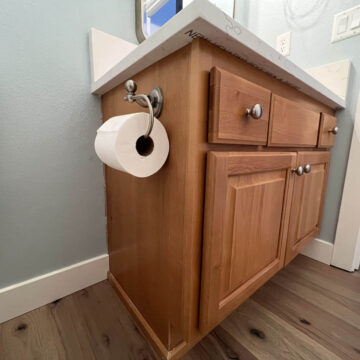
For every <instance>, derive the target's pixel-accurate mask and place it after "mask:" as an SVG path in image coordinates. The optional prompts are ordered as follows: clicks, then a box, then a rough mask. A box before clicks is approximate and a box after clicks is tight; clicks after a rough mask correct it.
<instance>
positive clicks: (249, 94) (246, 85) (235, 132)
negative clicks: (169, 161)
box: [209, 67, 271, 145]
mask: <svg viewBox="0 0 360 360" xmlns="http://www.w3.org/2000/svg"><path fill="white" fill-rule="evenodd" d="M270 97H271V92H270V91H269V90H267V89H265V88H263V87H261V86H258V85H256V84H254V83H252V82H250V81H247V80H245V79H243V78H241V77H239V76H236V75H234V74H232V73H229V72H227V71H225V70H222V69H219V68H216V67H215V68H212V69H211V72H210V104H209V118H210V123H209V142H211V143H230V144H253V145H265V144H266V141H267V133H268V122H269V109H270ZM255 104H260V105H261V106H262V109H263V113H262V116H261V117H260V119H254V118H252V117H251V116H247V115H246V110H247V109H251V108H252V106H253V105H255Z"/></svg>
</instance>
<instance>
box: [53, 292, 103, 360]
mask: <svg viewBox="0 0 360 360" xmlns="http://www.w3.org/2000/svg"><path fill="white" fill-rule="evenodd" d="M49 309H50V311H51V314H52V316H53V318H54V321H55V323H56V326H57V329H58V332H59V336H60V338H61V340H62V343H63V344H64V347H65V352H66V358H67V359H77V360H95V359H96V357H95V353H94V351H93V341H92V339H91V337H90V336H89V333H88V331H87V329H86V326H87V325H86V323H85V321H84V319H83V318H82V316H79V312H78V310H77V308H76V305H75V302H74V295H71V296H67V297H65V298H63V299H59V300H57V301H55V302H54V303H52V304H49Z"/></svg>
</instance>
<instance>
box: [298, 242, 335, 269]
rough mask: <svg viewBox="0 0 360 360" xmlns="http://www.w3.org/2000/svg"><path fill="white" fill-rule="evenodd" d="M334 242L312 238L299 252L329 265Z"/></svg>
mask: <svg viewBox="0 0 360 360" xmlns="http://www.w3.org/2000/svg"><path fill="white" fill-rule="evenodd" d="M333 247H334V244H331V243H329V242H327V241H324V240H321V239H315V240H313V241H312V242H311V243H310V244H309V245H308V246H307V247H306V248H305V249H304V250H303V251H302V252H301V254H303V255H305V256H308V257H309V258H312V259H314V260H317V261H320V262H322V263H324V264H327V265H330V262H331V257H332V253H333Z"/></svg>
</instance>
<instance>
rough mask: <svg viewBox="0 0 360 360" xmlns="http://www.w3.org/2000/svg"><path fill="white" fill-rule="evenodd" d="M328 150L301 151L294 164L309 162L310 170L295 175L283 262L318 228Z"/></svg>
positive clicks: (307, 240) (305, 242) (327, 164)
mask: <svg viewBox="0 0 360 360" xmlns="http://www.w3.org/2000/svg"><path fill="white" fill-rule="evenodd" d="M329 161H330V152H301V153H299V156H298V163H297V165H298V166H299V165H302V166H304V165H306V164H310V165H311V172H310V173H308V174H304V175H302V176H295V175H294V176H295V181H294V192H293V200H292V207H291V213H290V228H289V238H288V247H287V252H286V263H288V262H289V261H291V260H292V259H293V258H294V257H295V256H296V255H297V254H298V253H299V252H300V251H301V250H302V249H303V248H304V247H305V246H306V245H307V244H309V243H310V242H311V241H312V240H313V239H314V238H315V236H316V235H317V234H318V233H319V231H320V224H321V217H322V209H323V204H324V197H325V191H326V183H327V174H328V167H329Z"/></svg>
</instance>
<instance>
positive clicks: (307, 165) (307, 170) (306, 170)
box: [304, 164, 311, 174]
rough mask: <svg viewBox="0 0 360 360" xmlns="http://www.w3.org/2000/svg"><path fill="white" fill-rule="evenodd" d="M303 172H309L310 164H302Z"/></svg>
mask: <svg viewBox="0 0 360 360" xmlns="http://www.w3.org/2000/svg"><path fill="white" fill-rule="evenodd" d="M304 172H305V173H306V174H309V173H310V172H311V165H310V164H306V165H305V166H304Z"/></svg>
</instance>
